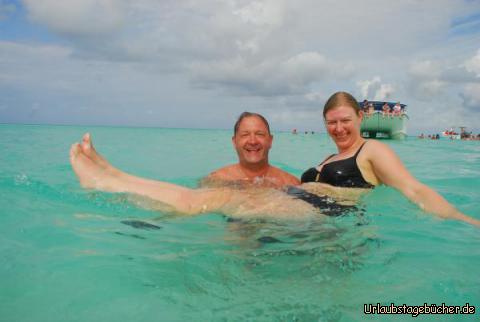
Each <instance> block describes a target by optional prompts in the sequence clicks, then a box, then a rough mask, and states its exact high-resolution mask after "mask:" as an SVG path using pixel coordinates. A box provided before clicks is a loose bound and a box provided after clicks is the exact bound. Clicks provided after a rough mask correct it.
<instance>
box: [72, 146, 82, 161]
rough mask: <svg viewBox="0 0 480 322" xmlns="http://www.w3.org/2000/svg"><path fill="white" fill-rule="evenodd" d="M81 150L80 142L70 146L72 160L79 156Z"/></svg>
mask: <svg viewBox="0 0 480 322" xmlns="http://www.w3.org/2000/svg"><path fill="white" fill-rule="evenodd" d="M80 151H81V149H80V144H78V143H74V144H72V146H71V147H70V159H71V160H73V159H75V157H77V156H78V154H79V153H80Z"/></svg>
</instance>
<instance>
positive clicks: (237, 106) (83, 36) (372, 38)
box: [0, 0, 480, 134]
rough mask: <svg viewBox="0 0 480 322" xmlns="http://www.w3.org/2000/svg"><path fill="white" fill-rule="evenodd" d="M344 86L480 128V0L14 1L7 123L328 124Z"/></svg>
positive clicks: (418, 114)
mask: <svg viewBox="0 0 480 322" xmlns="http://www.w3.org/2000/svg"><path fill="white" fill-rule="evenodd" d="M339 90H345V91H349V92H351V93H352V94H354V95H355V96H356V97H357V99H359V100H363V99H364V98H368V99H371V100H373V99H377V100H391V101H401V102H403V103H406V104H407V105H408V111H409V114H410V118H411V119H410V124H409V129H410V131H409V132H410V133H411V134H416V133H420V132H425V133H434V132H435V133H437V132H440V131H442V130H444V129H446V128H449V127H450V126H460V125H464V126H468V127H469V128H470V129H471V130H473V131H474V132H475V133H478V132H480V1H453V0H452V1H450V0H448V1H447V0H424V1H398V2H391V1H377V0H371V1H342V0H335V1H334V0H322V1H317V0H297V1H287V0H257V1H249V0H228V1H227V0H224V1H213V0H203V1H193V0H183V1H178V0H163V1H154V0H137V1H126V0H68V1H67V0H66V1H58V0H43V1H37V0H24V1H7V0H0V122H6V123H50V124H51V123H55V124H95V125H99V124H102V125H130V126H161V127H193V128H231V126H232V124H233V122H234V120H235V118H236V116H238V115H239V114H240V113H241V112H242V111H244V110H249V111H255V112H260V113H262V114H264V115H265V116H266V117H267V118H268V119H269V120H270V122H271V123H272V124H271V125H272V128H273V129H276V130H289V129H292V128H297V129H300V130H303V129H305V130H316V131H319V130H322V131H323V123H322V116H321V115H322V114H321V110H322V107H323V104H324V102H325V100H326V99H327V98H328V97H329V96H330V95H331V94H332V93H334V92H336V91H339Z"/></svg>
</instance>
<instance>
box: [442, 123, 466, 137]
mask: <svg viewBox="0 0 480 322" xmlns="http://www.w3.org/2000/svg"><path fill="white" fill-rule="evenodd" d="M455 128H456V126H452V127H451V128H450V130H445V131H443V132H442V136H443V137H446V138H450V139H451V140H460V139H468V138H470V137H471V136H472V132H467V131H466V128H467V127H466V126H459V128H460V133H459V132H457V131H456V130H455Z"/></svg>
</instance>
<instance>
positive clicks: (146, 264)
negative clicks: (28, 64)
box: [0, 125, 480, 322]
mask: <svg viewBox="0 0 480 322" xmlns="http://www.w3.org/2000/svg"><path fill="white" fill-rule="evenodd" d="M87 131H89V132H90V133H91V134H92V136H93V141H94V143H95V145H96V147H97V149H98V150H99V151H100V152H101V153H102V154H103V155H104V156H105V157H106V158H107V159H108V160H110V161H111V162H112V164H113V165H115V166H117V167H119V168H120V169H123V170H124V171H127V172H129V173H132V174H135V175H139V176H144V177H147V178H153V179H158V180H164V181H168V182H172V183H176V184H180V185H184V186H188V187H195V186H196V185H197V183H198V180H199V179H201V178H202V177H203V176H205V175H207V174H208V173H209V172H211V171H212V170H214V169H216V168H219V167H221V166H224V165H226V164H229V163H234V162H236V155H235V153H234V150H233V148H232V146H231V141H230V138H231V135H232V133H231V131H224V130H189V129H157V128H121V127H80V126H79V127H76V126H37V125H0V151H1V154H0V321H2V322H3V321H5V322H15V321H28V322H35V321H39V322H40V321H42V322H45V321H49V322H55V321H58V322H65V321H102V322H109V321H115V322H116V321H363V320H368V321H370V320H373V321H386V320H394V321H412V319H413V318H412V316H411V315H408V314H407V315H398V316H389V315H366V314H364V309H365V306H364V305H365V304H374V305H377V303H380V304H381V305H391V303H394V304H395V305H403V304H406V305H424V303H427V304H436V305H438V306H441V305H442V303H445V304H446V305H459V306H463V305H465V304H466V303H469V304H470V305H473V306H475V308H476V313H475V315H465V314H463V315H421V316H419V317H417V318H416V319H417V320H420V321H444V320H445V321H474V320H478V319H479V317H480V312H479V311H480V276H479V274H478V271H479V267H480V228H475V227H473V226H470V225H468V224H466V223H463V222H457V221H452V220H440V219H438V218H436V217H435V216H432V215H429V214H426V213H424V212H422V211H421V210H419V209H418V208H417V207H416V206H415V205H413V204H411V203H410V202H409V201H407V200H406V199H405V198H404V197H403V196H402V195H401V194H399V193H398V192H397V191H395V190H394V189H391V188H388V187H379V188H376V189H374V190H373V191H372V192H370V193H369V194H367V195H366V196H365V197H364V198H363V199H362V200H361V206H360V208H361V210H359V211H358V213H353V214H349V215H346V216H342V217H338V218H329V219H328V220H327V221H321V222H318V221H315V220H305V221H301V222H293V223H292V222H284V221H272V220H254V221H247V222H231V221H229V220H228V218H226V217H224V216H222V215H219V214H214V213H211V214H204V215H200V216H195V217H175V216H171V215H168V214H163V213H159V212H155V211H148V210H144V209H140V208H137V207H136V206H135V205H133V204H131V203H129V202H128V201H127V198H126V196H124V195H119V194H108V193H100V192H87V191H84V190H82V189H81V188H80V186H79V184H78V182H77V180H76V178H75V176H74V174H73V172H72V170H71V168H70V164H69V161H68V150H69V147H70V145H71V144H72V143H73V142H75V141H78V140H79V139H80V138H81V136H82V134H83V133H84V132H87ZM274 135H275V137H274V144H273V149H272V150H271V154H270V160H271V163H272V164H273V165H276V166H278V167H280V168H282V169H284V170H286V171H289V172H291V173H293V174H294V175H297V176H299V175H301V173H302V172H303V171H304V170H306V169H307V168H309V167H311V166H314V165H316V164H318V163H319V162H320V161H321V160H323V159H324V158H325V157H326V156H327V155H329V154H332V153H334V152H335V147H334V145H333V143H332V142H331V141H330V140H329V138H328V137H327V136H326V135H325V134H313V135H312V134H308V135H305V134H299V135H292V134H290V133H275V134H274ZM384 142H385V143H387V144H388V145H390V146H391V147H392V148H393V149H394V150H395V151H396V152H397V153H398V154H399V156H400V158H401V159H402V160H403V162H404V163H405V164H406V166H407V167H408V169H409V170H410V171H411V172H412V173H413V174H414V175H415V176H416V177H417V178H418V179H420V180H421V181H422V182H424V183H426V184H427V185H429V186H431V187H433V188H434V189H436V190H437V191H439V192H440V193H441V194H442V195H443V196H444V197H445V198H446V199H447V200H449V201H450V202H451V203H453V204H454V205H455V206H456V207H458V208H459V209H460V210H461V211H463V212H464V213H466V214H469V215H471V216H473V217H475V218H479V219H480V202H479V201H480V142H478V141H477V142H467V141H451V140H446V139H443V140H438V141H432V140H419V139H416V138H408V139H407V140H405V141H384ZM137 221H142V222H146V223H149V224H150V225H147V226H138V225H135V223H137Z"/></svg>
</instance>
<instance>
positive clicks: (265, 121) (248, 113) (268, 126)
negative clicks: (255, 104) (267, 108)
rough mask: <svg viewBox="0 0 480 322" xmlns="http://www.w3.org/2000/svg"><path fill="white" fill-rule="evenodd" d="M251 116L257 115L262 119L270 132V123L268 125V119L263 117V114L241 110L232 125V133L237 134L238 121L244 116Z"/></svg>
mask: <svg viewBox="0 0 480 322" xmlns="http://www.w3.org/2000/svg"><path fill="white" fill-rule="evenodd" d="M252 116H255V117H258V118H259V119H260V120H262V122H263V123H264V124H265V126H266V127H267V130H268V134H271V133H270V125H268V121H267V119H266V118H264V117H263V115H260V114H258V113H252V112H243V113H242V114H240V116H239V117H238V119H237V122H235V126H234V127H233V135H237V132H238V127H239V126H240V123H241V122H242V120H243V119H244V118H246V117H252Z"/></svg>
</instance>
